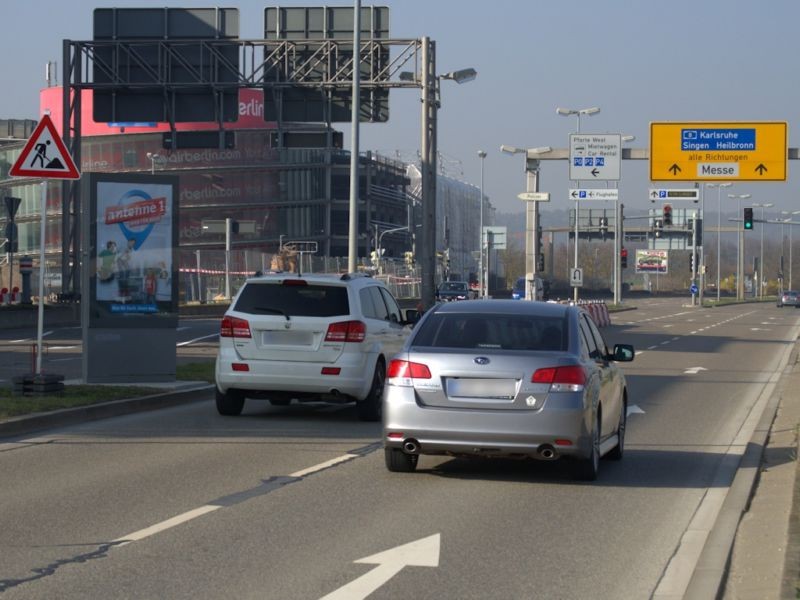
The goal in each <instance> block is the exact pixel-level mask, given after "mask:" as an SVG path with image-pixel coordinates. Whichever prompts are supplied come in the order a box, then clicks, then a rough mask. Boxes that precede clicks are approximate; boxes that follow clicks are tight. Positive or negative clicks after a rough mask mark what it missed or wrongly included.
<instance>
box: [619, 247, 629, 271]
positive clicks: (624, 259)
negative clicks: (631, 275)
mask: <svg viewBox="0 0 800 600" xmlns="http://www.w3.org/2000/svg"><path fill="white" fill-rule="evenodd" d="M619 266H620V267H621V268H623V269H627V268H628V249H627V248H624V247H623V248H622V249H621V250H620V251H619Z"/></svg>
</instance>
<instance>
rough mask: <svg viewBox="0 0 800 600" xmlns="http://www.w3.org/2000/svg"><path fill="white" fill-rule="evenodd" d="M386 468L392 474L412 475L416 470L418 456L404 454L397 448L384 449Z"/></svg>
mask: <svg viewBox="0 0 800 600" xmlns="http://www.w3.org/2000/svg"><path fill="white" fill-rule="evenodd" d="M383 454H384V457H385V458H386V468H387V469H388V470H389V471H391V472H392V473H413V472H414V471H415V470H416V469H417V463H418V462H419V455H417V454H406V453H405V452H403V451H402V450H400V449H399V448H384V449H383Z"/></svg>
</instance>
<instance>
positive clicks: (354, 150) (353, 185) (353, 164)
mask: <svg viewBox="0 0 800 600" xmlns="http://www.w3.org/2000/svg"><path fill="white" fill-rule="evenodd" d="M353 5H354V8H353V50H354V52H353V105H352V108H351V112H350V205H349V210H350V219H349V228H348V237H347V271H348V272H349V273H355V271H356V261H357V257H358V246H357V242H358V183H359V175H358V153H359V148H358V117H359V111H360V97H361V82H360V77H361V0H354V2H353Z"/></svg>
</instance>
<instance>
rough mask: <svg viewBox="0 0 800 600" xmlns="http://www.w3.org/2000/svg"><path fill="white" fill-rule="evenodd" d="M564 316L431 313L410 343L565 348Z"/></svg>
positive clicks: (430, 346) (560, 350) (542, 348)
mask: <svg viewBox="0 0 800 600" xmlns="http://www.w3.org/2000/svg"><path fill="white" fill-rule="evenodd" d="M566 328H567V325H566V320H565V318H564V317H537V316H521V315H507V314H486V315H480V316H478V315H472V314H457V313H453V314H441V313H437V314H433V315H431V316H430V317H429V318H428V319H426V320H425V321H424V322H422V323H421V324H420V325H418V326H417V329H415V333H414V338H413V340H412V342H411V345H412V347H419V348H486V349H498V350H538V351H551V352H564V351H566V349H567V336H566Z"/></svg>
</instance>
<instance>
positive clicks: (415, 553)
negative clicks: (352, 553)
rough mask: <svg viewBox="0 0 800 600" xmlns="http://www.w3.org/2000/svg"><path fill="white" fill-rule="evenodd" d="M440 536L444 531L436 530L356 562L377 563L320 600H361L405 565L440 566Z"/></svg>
mask: <svg viewBox="0 0 800 600" xmlns="http://www.w3.org/2000/svg"><path fill="white" fill-rule="evenodd" d="M440 539H441V534H439V533H436V534H434V535H431V536H428V537H426V538H422V539H419V540H416V541H415V542H409V543H408V544H403V545H402V546H397V547H396V548H391V549H389V550H385V551H383V552H378V554H373V555H372V556H368V557H367V558H360V559H358V560H356V561H353V562H356V563H366V564H370V565H378V566H377V567H375V568H374V569H372V570H371V571H369V572H367V573H364V574H363V575H362V576H361V577H359V578H358V579H355V580H353V581H351V582H350V583H348V584H347V585H345V586H344V587H340V588H339V589H338V590H335V591H333V592H331V593H330V594H328V595H327V596H324V597H322V598H321V599H320V600H361V599H363V598H366V597H367V596H369V595H370V594H371V593H372V592H374V591H375V590H377V589H378V588H379V587H381V586H382V585H383V584H384V583H386V582H387V581H389V580H390V579H391V578H392V577H394V576H395V575H397V574H398V573H399V572H400V571H402V570H403V567H438V566H439V541H440Z"/></svg>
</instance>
